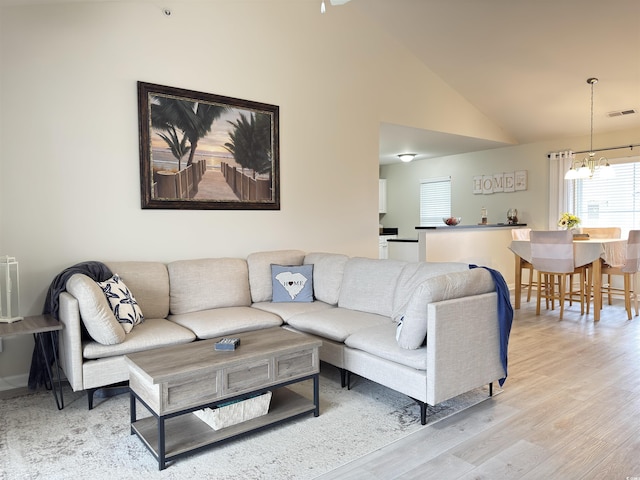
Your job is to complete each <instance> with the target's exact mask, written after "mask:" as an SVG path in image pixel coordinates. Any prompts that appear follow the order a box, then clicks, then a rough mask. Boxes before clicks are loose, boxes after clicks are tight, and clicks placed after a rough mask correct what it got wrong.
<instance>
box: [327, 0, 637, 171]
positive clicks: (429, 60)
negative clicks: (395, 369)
mask: <svg viewBox="0 0 640 480" xmlns="http://www.w3.org/2000/svg"><path fill="white" fill-rule="evenodd" d="M340 8H354V9H357V10H358V11H360V12H361V13H362V14H365V15H368V16H370V17H371V18H372V19H373V20H374V21H376V22H377V23H379V24H380V25H381V26H382V27H383V28H384V29H385V30H386V31H387V32H388V33H389V34H391V35H392V36H394V37H395V38H397V39H398V40H399V41H400V42H402V43H403V44H404V45H405V46H406V47H407V48H408V49H409V50H410V51H412V52H413V54H414V55H416V56H417V57H418V58H419V59H420V60H422V62H424V64H425V65H426V66H427V67H428V68H429V69H431V70H432V71H433V72H434V73H435V74H437V75H438V76H439V77H440V78H442V79H443V80H444V81H445V82H446V83H447V84H449V85H450V86H451V87H452V88H453V89H455V90H456V91H457V92H458V93H460V94H461V95H462V96H463V97H465V98H466V99H467V100H468V101H469V102H470V103H471V104H473V105H474V106H475V107H476V108H478V109H479V110H480V111H481V112H482V113H483V114H485V115H486V116H487V117H488V118H490V119H491V120H492V121H493V122H495V124H496V125H498V126H500V127H501V128H503V129H504V130H505V131H506V132H508V134H509V135H511V136H512V137H513V138H514V139H515V140H516V141H517V142H518V143H531V142H536V141H543V140H553V139H556V138H558V139H560V138H567V137H572V136H582V135H589V131H590V88H591V87H590V86H589V84H587V78H589V77H597V78H598V79H599V82H598V83H597V84H596V85H595V86H594V131H595V133H596V134H597V133H599V132H600V133H603V132H609V131H618V130H626V129H636V128H637V129H638V132H639V134H638V135H637V136H636V138H635V139H633V140H634V141H638V140H640V0H608V1H601V0H351V2H350V3H348V4H347V5H346V6H345V7H340ZM633 109H635V110H636V111H637V112H638V113H635V114H630V115H619V116H609V114H610V113H611V112H620V111H625V110H633ZM456 137H457V136H455V135H441V134H438V133H437V132H425V131H420V130H417V129H402V128H400V127H399V126H395V125H382V126H381V140H380V157H381V162H382V163H388V162H389V161H391V160H393V157H394V156H395V154H397V153H400V152H401V151H407V150H408V149H409V150H411V149H412V146H411V145H410V144H409V143H410V142H414V143H415V144H416V147H415V148H413V150H414V151H416V152H418V153H420V150H419V148H424V145H425V144H427V145H433V146H434V147H435V148H434V150H435V151H436V154H435V155H431V154H430V153H429V152H426V153H425V155H426V156H441V154H443V153H444V154H453V153H462V152H465V151H475V150H483V149H486V148H495V147H496V146H499V145H496V144H495V143H493V142H486V141H483V140H479V139H470V138H466V137H463V138H456ZM421 145H422V146H421ZM418 158H421V157H418ZM422 158H426V157H425V156H422Z"/></svg>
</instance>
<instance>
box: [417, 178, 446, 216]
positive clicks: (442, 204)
mask: <svg viewBox="0 0 640 480" xmlns="http://www.w3.org/2000/svg"><path fill="white" fill-rule="evenodd" d="M450 216H451V177H439V178H429V179H427V180H421V181H420V226H421V227H432V226H442V219H443V218H447V217H450Z"/></svg>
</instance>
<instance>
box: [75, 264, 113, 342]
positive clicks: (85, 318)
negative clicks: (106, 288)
mask: <svg viewBox="0 0 640 480" xmlns="http://www.w3.org/2000/svg"><path fill="white" fill-rule="evenodd" d="M66 289H67V292H69V293H70V294H71V295H73V296H74V297H75V298H76V299H77V300H78V307H79V309H80V316H81V317H82V323H83V324H84V326H85V328H86V329H87V332H88V333H89V335H90V336H91V338H92V339H93V340H95V341H96V342H98V343H100V344H102V345H115V344H118V343H122V342H123V341H124V339H125V333H124V330H123V329H122V327H121V326H120V323H118V320H117V319H116V317H115V315H114V314H113V310H112V309H111V305H109V302H107V297H105V296H104V293H103V292H102V289H101V288H100V287H99V286H98V284H97V283H96V282H95V281H93V280H92V279H91V278H90V277H88V276H87V275H83V274H82V273H76V274H75V275H72V276H71V277H70V278H69V279H68V280H67V284H66Z"/></svg>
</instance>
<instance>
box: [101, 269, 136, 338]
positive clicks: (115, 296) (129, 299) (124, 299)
mask: <svg viewBox="0 0 640 480" xmlns="http://www.w3.org/2000/svg"><path fill="white" fill-rule="evenodd" d="M96 283H97V284H98V286H99V287H100V288H101V289H102V291H103V292H104V295H105V297H107V301H108V302H109V305H111V309H112V310H113V314H114V315H115V317H116V319H117V320H118V322H119V323H120V326H122V328H123V330H124V332H125V333H129V332H131V330H133V327H135V326H136V325H138V324H140V323H142V322H143V321H144V316H143V315H142V310H141V309H140V306H139V305H138V302H136V299H135V298H134V297H133V294H132V293H131V291H130V290H129V289H128V288H127V286H126V285H125V284H124V282H123V281H122V280H121V279H120V277H119V276H118V274H117V273H116V274H115V275H114V276H113V277H111V278H110V279H109V280H106V281H104V282H96Z"/></svg>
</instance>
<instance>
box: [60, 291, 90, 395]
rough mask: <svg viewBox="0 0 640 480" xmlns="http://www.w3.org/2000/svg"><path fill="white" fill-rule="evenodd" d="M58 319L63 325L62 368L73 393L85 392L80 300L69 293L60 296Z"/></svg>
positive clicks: (61, 341)
mask: <svg viewBox="0 0 640 480" xmlns="http://www.w3.org/2000/svg"><path fill="white" fill-rule="evenodd" d="M58 302H59V311H58V319H59V320H60V323H62V324H63V328H62V330H61V331H60V335H59V337H58V338H59V342H58V351H59V360H60V366H61V368H62V370H63V371H64V373H65V375H66V376H67V379H68V380H69V384H70V385H71V388H72V389H73V391H74V392H75V391H78V390H84V380H83V376H82V363H83V360H82V325H81V322H82V320H81V318H80V308H79V307H78V300H77V299H76V298H75V297H74V296H73V295H71V294H70V293H68V292H62V293H61V294H60V296H59V300H58Z"/></svg>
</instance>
